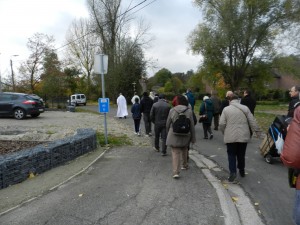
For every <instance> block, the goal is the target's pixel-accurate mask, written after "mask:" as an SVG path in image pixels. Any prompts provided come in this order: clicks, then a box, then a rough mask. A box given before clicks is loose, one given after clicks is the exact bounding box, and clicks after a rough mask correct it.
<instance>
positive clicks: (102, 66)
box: [100, 54, 108, 145]
mask: <svg viewBox="0 0 300 225" xmlns="http://www.w3.org/2000/svg"><path fill="white" fill-rule="evenodd" d="M103 56H104V55H103V54H101V55H100V57H101V60H100V61H101V68H102V71H101V81H102V82H101V83H102V98H105V85H104V60H103V58H104V57H103ZM104 133H105V135H104V136H105V144H106V145H107V143H108V142H107V124H106V113H104Z"/></svg>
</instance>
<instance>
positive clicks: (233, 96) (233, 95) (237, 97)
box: [228, 94, 239, 101]
mask: <svg viewBox="0 0 300 225" xmlns="http://www.w3.org/2000/svg"><path fill="white" fill-rule="evenodd" d="M235 99H239V96H238V95H236V94H232V95H230V96H229V97H228V100H229V101H232V100H235Z"/></svg>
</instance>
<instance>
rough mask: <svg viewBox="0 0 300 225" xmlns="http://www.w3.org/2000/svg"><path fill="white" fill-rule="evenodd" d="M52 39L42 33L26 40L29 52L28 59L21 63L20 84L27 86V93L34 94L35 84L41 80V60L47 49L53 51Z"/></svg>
mask: <svg viewBox="0 0 300 225" xmlns="http://www.w3.org/2000/svg"><path fill="white" fill-rule="evenodd" d="M53 43H54V38H53V36H48V35H46V34H42V33H35V34H34V35H33V36H32V37H31V38H29V39H28V42H27V48H28V49H29V51H30V52H31V54H30V55H29V58H28V59H27V60H26V61H25V62H23V63H21V66H20V68H19V71H20V74H22V78H21V83H23V84H27V85H28V87H27V88H28V91H30V92H32V93H34V91H35V87H36V84H37V83H39V82H40V80H41V74H42V72H43V58H44V56H45V53H46V51H47V50H49V49H53V48H54V46H53Z"/></svg>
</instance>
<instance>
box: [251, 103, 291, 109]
mask: <svg viewBox="0 0 300 225" xmlns="http://www.w3.org/2000/svg"><path fill="white" fill-rule="evenodd" d="M287 109H288V104H278V105H256V107H255V111H284V110H285V111H287Z"/></svg>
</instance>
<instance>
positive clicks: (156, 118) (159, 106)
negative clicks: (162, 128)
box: [150, 99, 171, 125]
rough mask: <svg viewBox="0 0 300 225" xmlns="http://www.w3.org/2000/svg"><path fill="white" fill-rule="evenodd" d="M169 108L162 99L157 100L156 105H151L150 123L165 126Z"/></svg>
mask: <svg viewBox="0 0 300 225" xmlns="http://www.w3.org/2000/svg"><path fill="white" fill-rule="evenodd" d="M170 109H171V106H170V105H169V103H167V102H166V101H165V100H164V99H159V100H158V101H157V102H156V103H154V104H153V106H152V109H151V112H150V119H151V122H152V123H154V124H155V125H166V122H167V118H168V115H169V111H170Z"/></svg>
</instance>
